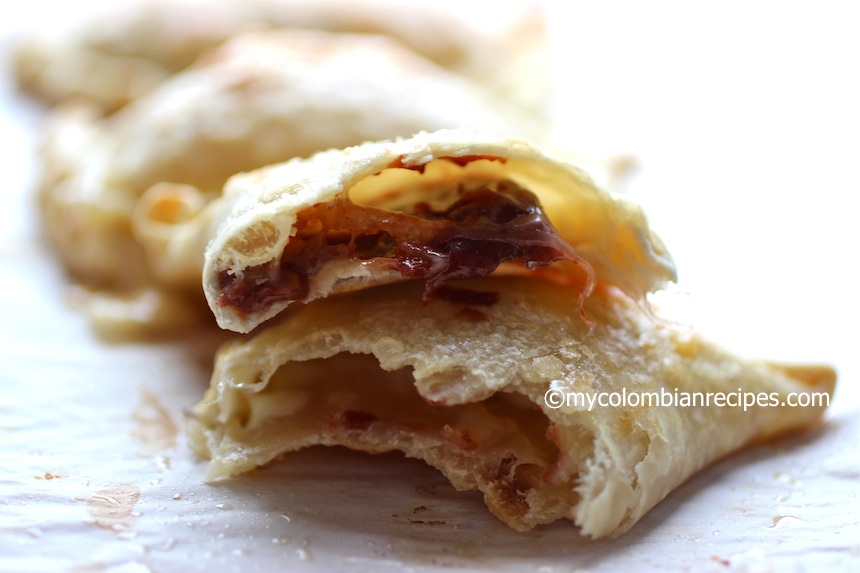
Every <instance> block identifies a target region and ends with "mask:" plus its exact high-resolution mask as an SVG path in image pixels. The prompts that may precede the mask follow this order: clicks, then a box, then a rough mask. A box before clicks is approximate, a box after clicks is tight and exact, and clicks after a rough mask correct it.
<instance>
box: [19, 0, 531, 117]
mask: <svg viewBox="0 0 860 573" xmlns="http://www.w3.org/2000/svg"><path fill="white" fill-rule="evenodd" d="M284 27H293V28H308V29H319V30H326V31H332V32H352V33H357V32H360V33H371V34H384V35H388V36H391V37H393V38H397V39H399V40H400V41H402V42H403V43H404V44H405V45H407V46H408V47H409V48H410V49H411V50H413V51H415V52H417V53H419V54H422V55H423V56H425V57H426V58H428V59H430V60H432V61H433V62H435V63H436V64H437V65H439V66H441V67H444V68H447V69H449V70H450V71H452V72H453V73H457V74H460V75H462V76H464V77H468V78H470V79H472V80H474V81H476V82H477V83H481V84H483V85H485V86H487V87H488V88H489V89H492V90H494V91H496V92H497V93H499V94H501V95H503V96H504V97H506V98H509V99H510V100H512V101H514V102H517V103H518V104H520V105H524V106H525V107H528V108H532V109H536V108H539V107H541V106H543V104H545V103H546V100H547V85H548V73H547V69H548V66H547V63H546V35H545V31H546V30H545V21H544V15H543V12H542V9H541V7H540V5H539V3H537V2H533V1H528V0H526V1H519V0H517V1H514V2H507V1H506V2H503V3H489V2H483V1H481V0H457V1H447V2H446V1H445V0H432V1H430V0H410V1H408V2H403V1H400V0H273V1H260V2H209V1H204V0H148V1H147V0H136V1H132V2H128V1H126V2H116V3H115V4H114V5H112V6H110V8H109V9H106V10H104V11H103V12H102V13H100V14H97V15H95V16H93V17H91V18H89V19H87V20H86V21H85V22H84V23H83V24H82V25H81V26H79V27H78V28H77V29H74V30H72V31H71V32H68V33H65V34H61V35H46V36H44V37H37V38H33V39H30V40H28V41H27V42H26V43H25V44H23V45H22V46H21V48H20V49H19V50H18V52H17V54H16V58H15V73H16V77H17V79H18V83H19V85H21V86H22V87H23V88H24V89H25V90H27V91H28V92H30V93H32V94H34V95H37V96H39V97H40V98H42V99H44V100H46V101H49V102H54V103H55V102H59V101H63V100H66V99H69V98H72V97H76V98H85V99H87V100H89V101H91V102H92V103H95V104H96V105H98V106H99V107H101V108H103V109H104V110H106V111H112V110H115V109H117V108H119V107H122V106H123V105H125V104H127V103H128V102H130V101H132V100H134V99H135V98H137V97H139V96H140V95H142V94H144V93H146V92H148V91H149V90H151V89H152V88H153V87H155V86H157V85H158V84H159V83H160V82H162V81H163V80H164V79H166V78H167V77H169V76H170V75H172V74H174V73H176V72H178V71H180V70H182V69H184V68H185V67H186V66H188V65H190V64H191V63H192V62H194V61H195V60H196V59H197V57H198V56H199V55H200V54H201V53H203V52H204V51H205V50H207V49H209V48H212V47H214V46H217V45H218V44H220V43H222V42H224V41H225V40H228V39H229V38H231V37H233V36H235V35H237V34H240V33H243V32H247V31H249V30H259V29H266V28H284Z"/></svg>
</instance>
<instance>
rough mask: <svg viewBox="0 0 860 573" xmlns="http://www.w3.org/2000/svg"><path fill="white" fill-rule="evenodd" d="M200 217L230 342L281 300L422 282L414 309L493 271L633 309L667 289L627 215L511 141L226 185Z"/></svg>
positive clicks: (301, 168)
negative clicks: (616, 296)
mask: <svg viewBox="0 0 860 573" xmlns="http://www.w3.org/2000/svg"><path fill="white" fill-rule="evenodd" d="M212 208H213V211H217V215H215V214H213V217H215V218H217V219H219V220H223V221H222V222H221V224H220V226H219V227H218V230H217V233H216V235H215V238H214V239H213V240H212V241H211V242H210V244H209V246H208V248H207V251H206V264H205V267H204V272H203V284H204V290H205V293H206V296H207V299H208V301H209V304H210V307H211V308H212V310H213V312H214V313H215V316H216V318H217V319H218V323H219V325H220V326H221V327H222V328H226V329H230V330H235V331H238V332H248V331H250V330H251V329H253V328H254V327H255V326H257V325H258V324H260V323H261V322H263V321H264V320H266V319H268V318H270V317H272V316H274V315H275V314H277V313H278V312H280V311H281V310H282V309H284V308H286V307H287V306H288V305H289V304H291V303H292V302H296V301H299V302H308V301H311V300H314V299H317V298H322V297H325V296H328V295H329V294H332V293H336V292H343V291H348V290H354V289H360V288H365V287H367V286H372V285H375V284H380V283H385V282H391V281H397V280H403V279H410V278H422V279H424V281H425V292H424V294H423V296H422V298H423V300H424V301H425V302H426V301H427V299H428V298H429V297H430V296H431V295H432V294H433V292H435V291H436V290H437V289H438V288H439V287H441V286H442V285H443V284H444V283H445V282H446V281H448V280H451V279H462V278H468V277H475V276H484V275H487V274H490V273H491V272H494V271H496V269H497V267H499V270H500V271H506V272H531V273H537V272H540V274H541V275H542V276H543V277H544V278H547V279H549V280H556V281H573V282H575V283H576V284H579V285H581V286H582V289H581V293H582V297H585V296H587V295H588V292H589V291H590V289H591V288H592V287H593V285H594V284H595V283H596V282H598V281H599V282H602V283H605V284H611V285H615V286H617V287H619V288H620V289H621V290H622V291H624V292H625V293H627V294H628V295H629V296H630V297H631V298H633V299H635V300H642V299H643V298H644V296H645V294H646V293H648V292H650V291H653V290H656V289H658V288H660V287H661V286H663V284H664V283H665V282H666V281H670V280H674V278H675V269H674V265H673V262H672V259H671V257H670V256H669V254H668V252H667V251H666V249H665V247H664V246H663V244H662V243H661V242H660V240H659V239H658V238H657V237H656V236H655V235H654V234H653V233H652V232H651V231H650V229H649V228H648V224H647V221H646V218H645V215H644V214H643V213H642V210H641V209H640V208H639V207H638V205H635V204H633V203H631V202H629V201H626V200H624V199H623V198H620V197H617V196H614V195H611V194H610V193H608V192H606V191H603V190H602V189H600V188H599V187H597V186H596V185H595V184H594V183H592V181H591V180H590V179H589V178H588V177H587V176H586V175H584V174H583V173H582V172H581V171H579V170H578V169H576V168H575V167H573V166H572V165H570V164H569V163H567V162H564V161H561V160H559V159H557V158H555V157H553V156H550V155H547V154H546V153H544V152H543V151H541V150H540V149H539V148H537V147H536V146H534V145H533V144H531V143H529V142H527V141H525V140H522V139H515V138H498V137H496V136H487V135H478V134H475V133H473V132H471V131H468V130H455V131H452V130H441V131H437V132H433V133H420V134H417V135H415V136H413V137H411V138H405V139H399V140H395V141H382V142H369V143H364V144H362V145H359V146H356V147H353V148H349V149H346V150H330V151H326V152H322V153H319V154H316V155H314V156H313V157H311V158H309V159H298V160H292V161H289V162H286V163H283V164H280V165H273V166H269V167H265V168H262V169H259V170H256V171H253V172H249V173H244V174H240V175H236V176H234V177H233V178H231V179H230V181H229V182H228V184H227V186H226V187H225V192H224V197H223V198H222V199H220V200H219V202H218V204H217V205H213V207H212ZM553 263H557V264H553ZM500 265H501V266H500ZM523 267H525V269H528V270H525V271H524V270H522V269H523ZM544 271H546V272H544ZM580 305H581V301H580Z"/></svg>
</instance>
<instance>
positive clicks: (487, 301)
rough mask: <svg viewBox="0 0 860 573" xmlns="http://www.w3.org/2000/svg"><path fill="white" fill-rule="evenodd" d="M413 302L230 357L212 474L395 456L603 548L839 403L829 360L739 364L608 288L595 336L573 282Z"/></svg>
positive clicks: (213, 431) (340, 305)
mask: <svg viewBox="0 0 860 573" xmlns="http://www.w3.org/2000/svg"><path fill="white" fill-rule="evenodd" d="M423 289H424V286H423V285H422V284H420V283H416V282H414V281H413V282H400V283H396V284H391V285H386V286H382V287H376V288H372V289H366V290H362V291H357V292H352V293H349V294H341V295H335V296H332V297H329V298H326V299H321V300H317V301H314V302H311V303H309V304H307V305H295V306H293V307H291V308H290V309H287V311H286V312H285V313H284V315H283V316H281V317H279V319H278V322H276V323H274V324H273V326H272V327H270V328H268V329H266V330H263V331H262V332H260V333H259V334H256V335H254V336H253V337H252V338H250V339H243V340H237V341H234V342H232V343H228V344H227V345H226V346H224V347H223V348H222V349H221V351H220V352H219V355H218V358H217V364H216V369H215V373H214V375H213V377H212V384H211V387H210V389H209V390H208V392H207V393H206V395H205V397H204V398H203V400H202V401H201V402H200V403H199V404H198V405H197V406H196V407H195V408H194V410H193V412H192V413H191V415H190V418H189V431H190V442H191V445H192V446H193V447H194V449H195V450H196V451H197V452H199V453H200V454H201V455H203V456H206V457H209V458H211V464H210V466H209V474H208V479H210V480H217V479H219V478H225V477H227V476H231V475H234V474H238V473H240V472H245V471H248V470H251V469H252V468H255V467H257V466H260V465H262V464H266V463H267V462H270V461H272V460H275V459H277V458H279V457H281V456H282V455H283V454H285V453H286V452H289V451H293V450H297V449H299V448H303V447H306V446H311V445H315V444H323V445H343V446H347V447H349V448H354V449H357V450H363V451H366V452H371V453H378V452H387V451H391V450H398V451H402V452H404V453H405V454H406V455H407V456H409V457H414V458H419V459H423V460H425V461H426V462H427V463H428V464H430V465H432V466H434V467H436V468H438V469H439V470H440V471H441V472H442V473H443V474H444V475H445V476H446V477H447V478H448V479H449V480H450V481H451V483H452V484H453V485H454V486H455V487H456V488H458V489H461V490H480V491H481V492H483V494H484V499H485V501H486V503H487V505H488V507H489V509H490V510H491V511H492V512H493V513H494V514H495V515H497V516H498V517H499V518H500V519H501V520H502V521H504V522H505V523H507V524H508V525H510V526H511V527H513V528H515V529H518V530H526V529H529V528H532V527H534V526H536V525H539V524H544V523H549V522H552V521H555V520H558V519H561V518H567V519H570V520H572V521H574V522H575V523H576V525H578V526H579V527H580V528H581V531H582V533H583V534H585V535H589V536H593V537H601V536H607V535H610V536H615V535H620V534H621V533H624V532H625V531H627V530H628V529H629V528H630V527H632V526H633V525H634V524H635V523H636V522H637V521H638V520H639V519H640V518H641V517H642V516H643V515H644V514H645V513H646V512H647V511H648V510H649V509H650V508H651V507H653V506H654V505H655V504H656V503H658V502H659V501H660V500H661V499H663V498H664V497H665V496H666V495H668V494H669V493H670V492H671V491H672V490H673V489H674V488H676V487H677V486H678V485H679V484H680V483H682V482H683V481H684V480H686V479H687V478H688V477H690V476H691V475H692V474H694V473H695V472H697V471H699V470H700V469H702V468H703V467H705V466H706V465H708V464H710V463H713V462H714V461H716V460H718V459H720V458H722V457H723V456H725V455H727V454H729V453H731V452H733V451H735V450H737V449H739V448H741V447H742V446H744V445H746V444H749V443H750V442H754V441H757V440H766V439H769V438H772V437H774V436H776V435H778V434H780V433H783V432H787V431H791V430H796V429H802V428H804V427H806V426H810V425H812V424H816V423H817V422H818V421H819V418H820V416H821V414H822V411H823V410H824V407H825V405H826V404H827V403H828V402H829V397H830V394H831V393H832V391H833V386H834V381H835V374H834V372H833V371H832V370H831V369H829V368H827V367H797V366H795V367H786V366H779V365H775V364H768V363H764V362H750V361H743V360H740V359H738V358H737V357H734V356H732V355H730V354H729V353H727V352H726V351H724V350H722V349H720V348H718V347H717V346H715V345H714V344H712V343H710V342H708V341H706V340H703V339H702V338H701V337H699V336H698V335H696V334H691V333H690V332H688V331H687V330H685V329H680V328H677V327H675V326H672V325H669V324H662V323H659V322H655V321H654V320H653V319H652V318H651V317H649V316H646V314H645V313H643V310H642V308H641V307H640V306H639V305H637V304H635V303H634V302H633V301H632V300H631V299H630V298H628V297H626V296H625V295H623V294H622V293H621V292H620V291H619V290H618V289H616V288H614V287H611V286H606V285H598V287H597V288H596V289H595V291H594V292H593V293H592V295H591V296H590V297H589V298H588V299H587V301H586V302H585V311H586V313H587V314H588V315H589V316H590V317H591V318H592V320H593V323H594V324H593V326H592V327H589V325H588V324H586V323H585V321H583V320H582V319H581V317H580V316H579V315H578V312H577V305H576V304H575V302H574V301H575V300H576V298H577V296H578V294H577V293H576V292H572V290H571V287H570V286H568V285H558V284H555V283H551V282H548V281H540V280H534V279H533V278H531V277H522V276H517V277H487V278H483V279H472V280H470V281H465V282H458V283H457V284H456V287H452V286H450V285H449V286H446V287H444V288H443V289H442V291H441V296H436V297H433V298H432V299H431V300H430V301H429V302H428V303H427V304H425V305H422V304H420V303H419V302H418V301H419V299H420V298H421V293H422V291H423ZM792 403H803V404H811V405H809V406H807V407H791V406H790V404H792ZM283 463H289V458H288V457H287V458H286V459H285V460H284V461H283Z"/></svg>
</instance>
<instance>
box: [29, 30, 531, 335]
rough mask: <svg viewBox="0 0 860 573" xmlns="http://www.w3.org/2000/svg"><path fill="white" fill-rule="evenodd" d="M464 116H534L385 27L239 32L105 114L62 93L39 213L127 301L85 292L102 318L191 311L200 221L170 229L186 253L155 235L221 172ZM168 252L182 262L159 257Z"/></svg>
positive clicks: (143, 322) (65, 256)
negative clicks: (386, 33)
mask: <svg viewBox="0 0 860 573" xmlns="http://www.w3.org/2000/svg"><path fill="white" fill-rule="evenodd" d="M460 126H469V127H471V128H474V129H476V130H480V131H486V132H490V133H501V134H506V135H507V134H519V135H526V136H531V137H535V138H540V137H541V133H542V130H543V126H542V124H541V123H540V122H538V121H537V120H535V119H534V118H533V117H532V116H531V115H530V114H526V113H524V112H523V111H522V109H521V108H519V107H518V106H515V105H513V104H511V103H510V102H508V101H507V100H503V99H500V98H498V97H496V96H494V95H493V94H492V93H490V92H489V91H487V90H485V89H484V88H483V87H481V86H479V85H477V84H475V83H473V82H471V81H469V80H467V79H464V78H463V77H461V76H458V75H455V74H452V73H450V72H448V71H446V70H445V69H443V68H440V67H438V66H436V65H435V64H433V63H432V62H430V61H428V60H425V59H424V58H422V57H420V56H418V55H415V54H414V53H412V52H411V51H409V50H407V49H405V48H404V47H403V46H402V45H401V44H400V43H399V42H397V41H396V40H393V39H390V38H386V37H382V36H372V35H348V34H329V33H324V32H313V31H274V32H267V33H253V34H247V35H244V36H240V37H237V38H234V39H233V40H231V41H230V42H228V43H226V44H223V45H221V46H220V47H218V48H216V49H215V50H213V51H210V52H207V53H206V54H205V55H204V56H202V57H201V59H200V60H199V61H198V62H197V63H195V64H194V65H192V66H191V67H190V68H187V69H186V70H185V71H183V72H181V73H179V74H177V75H174V76H171V77H170V78H169V79H168V80H167V81H165V82H164V83H163V84H161V85H159V86H158V87H157V88H155V89H153V90H151V91H149V92H148V93H147V94H146V95H145V96H143V97H141V98H140V99H137V100H135V101H133V102H132V103H130V104H129V105H127V106H125V107H124V108H122V109H120V110H119V111H117V112H116V113H114V114H111V115H109V116H107V117H101V110H100V109H98V108H96V107H93V106H88V105H84V104H79V103H78V104H69V105H67V106H61V107H60V108H59V109H57V110H56V111H55V112H54V113H53V114H52V116H51V117H50V119H49V122H48V126H47V129H46V133H45V137H44V138H43V142H42V145H41V155H42V157H41V159H42V165H41V167H42V169H41V173H40V176H39V181H38V191H39V203H40V206H41V209H42V213H43V215H44V227H45V229H46V231H47V235H48V237H49V239H50V242H51V244H52V245H53V247H54V248H55V250H56V251H57V252H58V253H59V255H60V257H61V259H62V260H63V262H64V263H65V264H66V265H67V267H68V269H69V270H70V271H71V273H72V274H73V275H74V277H76V278H77V279H78V280H79V281H81V282H82V283H83V284H85V285H87V286H89V287H91V288H93V289H97V290H100V291H102V292H103V293H108V294H111V293H112V294H115V295H121V296H123V297H127V299H128V300H127V302H128V303H129V305H130V306H129V307H128V308H136V309H137V310H136V311H135V312H134V313H128V312H125V310H124V309H123V302H122V300H121V299H120V298H116V297H111V298H110V299H109V300H107V301H105V300H99V299H92V302H93V304H92V305H90V306H89V309H90V311H91V316H92V318H93V320H94V323H95V324H96V326H97V327H99V326H101V327H102V329H103V330H104V329H106V330H111V329H113V330H114V331H115V332H116V333H120V332H121V331H128V332H131V333H133V332H134V331H136V330H142V331H146V330H159V329H161V330H163V329H165V328H170V329H172V328H174V327H175V326H176V323H177V322H182V321H183V320H186V319H189V320H190V319H191V318H193V313H192V314H189V311H188V308H189V307H188V305H187V304H186V301H185V298H184V297H185V294H184V293H186V292H192V293H194V295H196V296H197V298H199V290H200V287H199V283H200V275H199V268H200V265H201V264H202V254H203V248H204V247H205V244H206V241H207V240H208V238H209V237H210V233H208V232H207V230H206V229H202V228H197V229H195V230H193V231H191V230H188V229H186V232H189V233H191V234H192V235H194V236H195V237H196V238H197V239H198V241H197V242H196V243H195V242H194V241H190V240H189V241H176V242H175V243H177V244H179V243H182V244H183V245H184V247H183V248H187V249H190V251H189V252H188V256H184V255H183V256H172V257H164V256H162V255H163V253H162V252H161V251H162V250H165V249H168V248H172V247H170V245H168V243H170V240H171V238H172V237H173V236H174V234H175V233H176V232H177V230H178V229H179V227H180V226H181V225H180V224H181V223H185V222H186V221H189V220H191V219H194V218H195V216H196V215H197V214H198V212H199V211H200V210H201V209H202V208H203V207H204V206H205V205H206V204H207V203H208V202H209V201H210V200H211V199H213V198H215V197H217V196H218V195H219V194H220V191H221V187H222V185H223V184H224V182H225V181H226V180H227V178H228V177H229V176H231V175H233V174H234V173H237V172H240V171H245V170H250V169H255V168H258V167H261V166H264V165H267V164H270V163H275V162H279V161H284V160H286V159H289V158H291V157H295V156H307V155H310V154H312V153H314V152H316V151H318V150H321V149H327V148H333V147H337V148H341V147H346V146H349V145H354V144H357V143H360V142H362V141H365V140H378V139H383V138H390V137H395V136H406V135H410V134H412V133H415V132H417V131H419V130H435V129H439V128H445V127H460ZM201 224H203V223H201ZM174 255H175V253H174ZM168 259H170V260H177V259H178V260H182V261H183V263H182V264H183V265H184V264H185V262H184V261H191V265H192V266H191V267H190V268H187V267H183V268H176V267H175V266H172V267H171V266H169V265H165V264H162V262H163V261H164V260H168ZM171 289H172V291H171ZM192 306H193V305H192ZM181 308H185V310H184V311H181V312H180V311H179V309H181Z"/></svg>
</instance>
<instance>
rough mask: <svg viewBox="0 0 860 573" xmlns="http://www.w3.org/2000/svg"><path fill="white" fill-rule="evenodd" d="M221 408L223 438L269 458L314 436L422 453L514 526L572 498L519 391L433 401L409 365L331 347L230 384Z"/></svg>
mask: <svg viewBox="0 0 860 573" xmlns="http://www.w3.org/2000/svg"><path fill="white" fill-rule="evenodd" d="M221 408H222V413H226V414H228V416H229V419H231V420H232V422H233V423H231V424H230V426H232V430H230V433H231V435H230V437H231V438H232V440H236V441H238V442H240V443H245V444H256V445H259V444H268V445H267V446H265V447H266V449H268V450H269V451H271V454H270V455H271V457H276V456H277V455H278V454H280V453H283V452H285V451H290V450H295V449H298V448H299V447H304V446H308V445H315V444H322V445H342V446H346V447H350V448H353V449H357V450H362V451H367V452H371V453H382V452H386V451H402V452H403V453H405V454H406V455H407V456H409V457H414V458H419V459H423V460H425V461H426V462H427V463H429V464H430V465H432V466H434V467H436V468H438V469H440V470H441V471H442V472H443V473H444V474H445V475H446V476H447V477H448V478H449V479H450V480H451V482H452V483H453V484H454V486H455V487H456V488H457V489H461V490H466V489H478V490H481V491H482V492H483V493H484V496H485V499H486V502H487V504H488V506H489V507H490V509H491V510H492V511H493V512H494V513H496V514H497V515H499V517H501V518H502V519H503V520H504V521H505V522H507V523H509V524H511V525H512V526H514V527H517V526H518V525H519V527H517V528H520V527H521V528H523V529H525V528H529V527H533V526H534V525H535V524H536V523H538V522H540V523H545V522H549V521H552V520H555V519H558V518H560V517H569V514H568V512H569V508H570V507H572V506H573V505H574V503H575V501H576V496H577V494H576V492H575V491H574V488H573V487H572V485H571V483H570V479H565V480H560V479H559V476H558V475H557V474H558V468H559V464H560V463H561V459H562V455H560V453H559V452H560V450H559V447H558V446H557V445H556V441H557V437H556V436H555V432H554V431H553V430H554V427H553V426H551V425H550V423H549V420H548V419H547V417H546V416H545V415H544V414H543V413H542V412H541V411H540V409H539V407H538V406H537V405H535V404H534V403H533V402H532V401H531V400H529V399H528V398H527V397H525V396H523V395H522V394H518V393H503V392H500V393H496V394H494V395H492V396H491V397H489V398H487V399H485V400H482V401H480V402H472V403H466V404H456V405H448V406H443V405H433V404H431V403H428V402H427V401H425V400H424V399H423V398H421V396H420V395H419V394H418V392H417V391H416V389H415V386H414V380H413V377H412V370H411V368H403V369H400V370H397V371H393V372H388V371H385V370H382V369H381V368H380V367H379V363H378V362H377V360H376V358H375V357H373V356H371V355H364V354H348V353H341V354H338V355H335V356H334V357H332V358H329V359H316V360H309V361H303V362H292V363H288V364H286V365H285V366H282V367H281V368H280V369H279V370H278V371H277V372H276V373H275V374H274V375H273V376H272V378H271V379H270V380H269V382H268V384H267V385H266V387H265V388H263V389H262V390H261V391H259V392H245V391H241V390H240V391H238V392H236V391H232V392H231V393H230V397H229V398H227V399H226V400H224V401H223V402H222V406H221ZM584 443H586V441H584ZM585 449H586V448H585V447H583V450H585ZM582 453H584V452H575V453H574V454H575V455H576V456H577V457H578V456H579V455H580V454H582ZM569 454H570V453H569V452H568V453H566V455H569ZM565 465H568V464H565ZM234 469H235V468H234ZM246 469H250V468H246ZM567 477H568V478H570V476H567ZM546 499H551V500H554V502H553V504H552V507H546V505H545V503H543V502H542V501H541V500H546ZM538 514H540V515H541V516H542V517H538Z"/></svg>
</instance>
